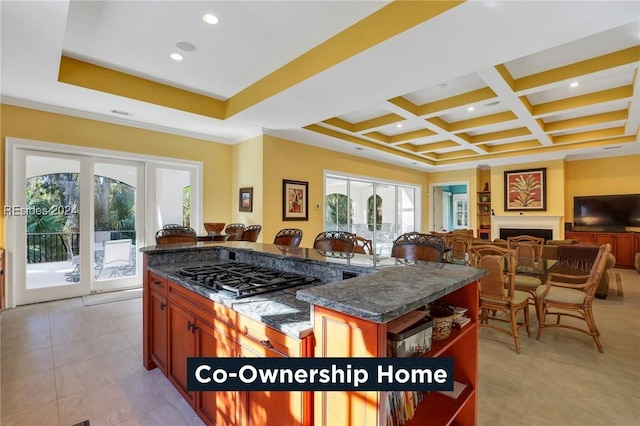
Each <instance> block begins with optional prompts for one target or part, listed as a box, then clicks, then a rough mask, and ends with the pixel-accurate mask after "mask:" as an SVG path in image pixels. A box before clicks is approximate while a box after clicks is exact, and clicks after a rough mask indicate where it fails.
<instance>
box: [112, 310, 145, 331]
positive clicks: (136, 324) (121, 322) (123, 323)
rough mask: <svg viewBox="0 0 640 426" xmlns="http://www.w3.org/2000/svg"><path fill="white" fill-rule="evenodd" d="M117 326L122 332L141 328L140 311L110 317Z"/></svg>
mask: <svg viewBox="0 0 640 426" xmlns="http://www.w3.org/2000/svg"><path fill="white" fill-rule="evenodd" d="M112 320H113V322H114V323H115V324H116V325H117V326H118V328H119V329H120V330H122V331H124V332H126V331H127V330H132V329H142V313H133V314H129V315H122V316H119V317H115V318H112Z"/></svg>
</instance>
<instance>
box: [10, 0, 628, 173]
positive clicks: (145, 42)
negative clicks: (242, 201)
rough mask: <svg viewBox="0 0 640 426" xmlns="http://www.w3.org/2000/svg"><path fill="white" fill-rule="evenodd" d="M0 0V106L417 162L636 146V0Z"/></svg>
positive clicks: (475, 161) (526, 157)
mask: <svg viewBox="0 0 640 426" xmlns="http://www.w3.org/2000/svg"><path fill="white" fill-rule="evenodd" d="M0 6H1V9H0V11H1V13H2V16H1V18H2V58H1V59H2V64H1V65H2V75H1V77H2V80H1V83H2V85H1V86H0V89H1V94H2V102H3V103H7V104H12V105H18V106H27V107H31V108H37V109H43V110H49V111H55V112H60V113H63V114H69V115H76V116H81V117H87V118H93V119H98V120H103V121H111V122H116V123H119V124H123V125H129V126H136V127H143V128H150V129H155V130H160V131H165V132H169V133H175V134H183V135H188V136H192V137H196V138H201V139H205V140H210V141H216V142H221V143H237V142H240V141H242V140H245V139H247V138H249V137H252V136H255V135H257V134H260V133H267V134H270V135H275V136H279V137H284V138H287V139H291V140H294V141H297V142H301V143H306V144H310V145H315V146H320V147H324V148H327V149H331V150H337V151H343V152H347V153H350V154H353V155H359V156H363V157H367V158H372V159H376V160H380V161H385V162H388V163H391V164H399V165H403V166H406V167H411V168H415V169H420V170H427V171H430V170H448V169H460V168H469V167H476V166H478V165H497V164H506V163H522V162H528V161H544V160H550V159H557V158H568V159H571V158H583V157H589V156H607V155H628V154H631V153H640V142H639V136H638V128H639V125H640V110H639V107H640V106H639V103H640V88H639V80H640V77H639V72H638V68H639V67H640V20H639V19H640V2H638V1H622V2H616V1H603V2H598V1H588V2H578V1H558V2H553V1H539V2H537V1H529V2H520V1H504V2H496V1H469V2H397V1H396V2H380V1H315V2H311V1H298V2H293V1H285V2H275V1H273V2H272V1H254V2H249V1H233V2H204V1H193V2H191V1H178V2H170V1H153V2H152V1H139V2H119V1H104V2H101V1H92V2H84V1H78V2H76V1H72V2H66V1H55V2H30V1H29V2H7V1H2V3H0ZM205 13H213V14H215V15H216V16H217V17H218V18H219V20H220V22H219V23H218V24H216V25H208V24H206V23H204V22H203V20H202V15H204V14H205ZM185 43H187V44H185ZM170 53H180V54H182V56H183V60H182V61H179V62H176V61H173V60H171V59H169V54H170Z"/></svg>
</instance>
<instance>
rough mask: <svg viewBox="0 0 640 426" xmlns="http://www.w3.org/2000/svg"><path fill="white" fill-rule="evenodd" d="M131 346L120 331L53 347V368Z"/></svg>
mask: <svg viewBox="0 0 640 426" xmlns="http://www.w3.org/2000/svg"><path fill="white" fill-rule="evenodd" d="M129 347H131V345H130V344H129V342H128V341H127V339H126V338H125V337H124V335H123V334H122V333H121V332H120V331H116V332H115V333H110V334H105V335H102V336H97V337H93V338H89V339H85V340H79V341H77V342H72V343H67V344H64V345H58V346H54V347H53V364H54V366H55V368H60V367H62V366H64V365H69V364H72V363H75V362H81V361H85V360H87V359H91V358H95V357H99V356H103V355H106V354H109V353H113V352H118V351H121V350H123V349H127V348H129Z"/></svg>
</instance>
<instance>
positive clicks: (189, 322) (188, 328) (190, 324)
mask: <svg viewBox="0 0 640 426" xmlns="http://www.w3.org/2000/svg"><path fill="white" fill-rule="evenodd" d="M193 326H195V324H193V323H192V322H191V321H190V320H188V321H187V330H191V327H193Z"/></svg>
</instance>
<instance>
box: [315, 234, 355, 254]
mask: <svg viewBox="0 0 640 426" xmlns="http://www.w3.org/2000/svg"><path fill="white" fill-rule="evenodd" d="M354 244H355V236H354V235H353V234H352V233H351V232H345V231H325V232H321V233H319V234H318V235H317V236H316V239H315V240H314V241H313V248H314V249H319V250H324V251H335V252H347V253H353V246H354Z"/></svg>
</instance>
